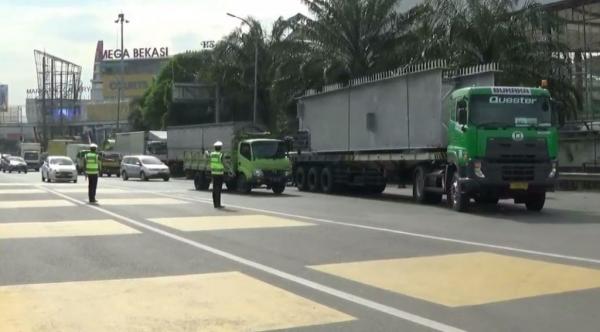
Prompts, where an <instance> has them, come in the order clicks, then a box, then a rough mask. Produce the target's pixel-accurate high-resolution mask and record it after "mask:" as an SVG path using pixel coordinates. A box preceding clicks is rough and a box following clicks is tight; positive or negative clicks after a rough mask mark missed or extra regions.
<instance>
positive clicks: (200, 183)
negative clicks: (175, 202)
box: [194, 173, 210, 190]
mask: <svg viewBox="0 0 600 332" xmlns="http://www.w3.org/2000/svg"><path fill="white" fill-rule="evenodd" d="M209 186H210V181H208V179H207V178H206V176H204V173H196V176H194V187H195V188H196V190H208V187H209Z"/></svg>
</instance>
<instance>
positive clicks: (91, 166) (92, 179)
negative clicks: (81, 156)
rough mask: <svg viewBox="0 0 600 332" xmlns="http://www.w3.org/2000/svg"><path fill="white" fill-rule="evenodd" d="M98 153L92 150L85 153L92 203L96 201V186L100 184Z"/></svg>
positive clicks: (89, 196)
mask: <svg viewBox="0 0 600 332" xmlns="http://www.w3.org/2000/svg"><path fill="white" fill-rule="evenodd" d="M99 168H100V167H99V163H98V154H97V153H96V152H95V151H90V152H88V153H86V154H85V174H86V176H87V179H88V198H89V200H90V203H95V202H96V187H97V186H98V171H99Z"/></svg>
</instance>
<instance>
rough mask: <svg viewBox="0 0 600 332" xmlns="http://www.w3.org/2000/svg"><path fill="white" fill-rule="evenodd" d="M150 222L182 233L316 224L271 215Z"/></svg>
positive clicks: (173, 219)
mask: <svg viewBox="0 0 600 332" xmlns="http://www.w3.org/2000/svg"><path fill="white" fill-rule="evenodd" d="M148 220H150V221H151V222H153V223H157V224H160V225H163V226H166V227H170V228H174V229H177V230H179V231H182V232H196V231H218V230H234V229H254V228H283V227H305V226H314V224H309V223H306V222H301V221H296V220H291V219H284V218H279V217H273V216H269V215H234V216H206V217H180V218H152V219H148Z"/></svg>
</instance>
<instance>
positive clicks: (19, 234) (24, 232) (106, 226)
mask: <svg viewBox="0 0 600 332" xmlns="http://www.w3.org/2000/svg"><path fill="white" fill-rule="evenodd" d="M139 233H140V232H139V231H137V230H135V229H133V228H131V227H128V226H125V225H123V224H121V223H119V222H116V221H114V220H78V221H55V222H18V223H3V224H2V223H0V239H22V238H41V237H70V236H101V235H121V234H123V235H124V234H139ZM0 302H1V301H0ZM0 326H1V325H0Z"/></svg>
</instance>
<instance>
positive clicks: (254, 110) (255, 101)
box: [227, 13, 258, 124]
mask: <svg viewBox="0 0 600 332" xmlns="http://www.w3.org/2000/svg"><path fill="white" fill-rule="evenodd" d="M227 16H230V17H233V18H235V19H238V20H240V21H242V23H244V24H246V25H247V26H248V27H249V28H250V33H252V24H250V22H248V20H246V19H243V18H241V17H239V16H236V15H233V14H231V13H227ZM255 37H256V38H255V39H254V107H253V110H252V124H256V113H257V109H258V36H255Z"/></svg>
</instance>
